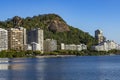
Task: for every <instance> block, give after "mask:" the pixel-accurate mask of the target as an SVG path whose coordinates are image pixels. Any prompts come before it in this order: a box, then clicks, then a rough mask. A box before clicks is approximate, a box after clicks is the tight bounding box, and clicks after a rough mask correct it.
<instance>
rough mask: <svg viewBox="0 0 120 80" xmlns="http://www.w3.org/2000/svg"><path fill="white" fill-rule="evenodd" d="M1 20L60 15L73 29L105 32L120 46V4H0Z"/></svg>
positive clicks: (63, 0)
mask: <svg viewBox="0 0 120 80" xmlns="http://www.w3.org/2000/svg"><path fill="white" fill-rule="evenodd" d="M0 10H1V11H0V20H1V21H3V20H7V18H12V17H13V16H20V17H23V18H25V17H27V16H30V17H32V16H34V15H39V14H48V13H56V14H58V15H60V16H61V17H62V18H63V19H64V20H65V21H66V22H67V23H68V24H69V25H71V26H74V27H76V28H79V29H81V30H83V31H85V32H89V33H90V34H91V35H93V36H94V31H95V30H96V29H101V30H103V32H104V35H105V36H106V37H107V39H109V40H114V41H115V42H118V43H120V35H119V34H120V0H0Z"/></svg>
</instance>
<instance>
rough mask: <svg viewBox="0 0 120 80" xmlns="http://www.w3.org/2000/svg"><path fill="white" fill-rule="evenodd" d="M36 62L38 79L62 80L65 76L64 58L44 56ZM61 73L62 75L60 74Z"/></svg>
mask: <svg viewBox="0 0 120 80" xmlns="http://www.w3.org/2000/svg"><path fill="white" fill-rule="evenodd" d="M39 60H40V61H39V62H38V63H37V64H36V69H37V76H38V77H37V80H62V79H63V77H64V74H61V73H64V68H63V65H64V62H63V61H62V58H58V61H54V59H53V58H42V59H39ZM59 74H60V75H59Z"/></svg>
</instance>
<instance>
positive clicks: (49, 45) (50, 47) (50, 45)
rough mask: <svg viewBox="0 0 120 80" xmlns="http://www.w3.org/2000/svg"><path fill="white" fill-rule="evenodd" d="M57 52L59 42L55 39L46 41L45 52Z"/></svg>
mask: <svg viewBox="0 0 120 80" xmlns="http://www.w3.org/2000/svg"><path fill="white" fill-rule="evenodd" d="M55 50H57V41H56V40H53V39H46V40H44V51H45V52H51V51H55Z"/></svg>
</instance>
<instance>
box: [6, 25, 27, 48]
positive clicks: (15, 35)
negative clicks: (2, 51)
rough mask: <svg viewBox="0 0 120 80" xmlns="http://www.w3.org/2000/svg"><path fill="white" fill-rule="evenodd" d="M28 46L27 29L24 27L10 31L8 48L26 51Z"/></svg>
mask: <svg viewBox="0 0 120 80" xmlns="http://www.w3.org/2000/svg"><path fill="white" fill-rule="evenodd" d="M25 45H26V29H25V28H23V27H18V28H9V29H8V48H9V49H13V50H24V48H25Z"/></svg>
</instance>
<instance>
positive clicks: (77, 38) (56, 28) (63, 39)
mask: <svg viewBox="0 0 120 80" xmlns="http://www.w3.org/2000/svg"><path fill="white" fill-rule="evenodd" d="M15 26H23V27H25V28H27V30H29V29H32V28H41V29H43V30H44V39H47V38H50V39H56V40H57V42H58V45H60V43H66V44H80V43H84V44H86V45H88V47H89V46H91V45H93V44H95V43H96V41H95V39H94V37H93V36H91V35H90V34H89V33H86V32H84V31H82V30H80V29H78V28H74V27H72V26H70V25H68V24H67V23H66V22H65V21H64V20H63V19H62V18H61V17H60V16H59V15H57V14H44V15H38V16H33V17H26V18H21V17H19V16H15V17H13V18H12V19H8V20H6V21H0V27H2V28H9V27H15ZM58 47H59V46H58Z"/></svg>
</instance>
